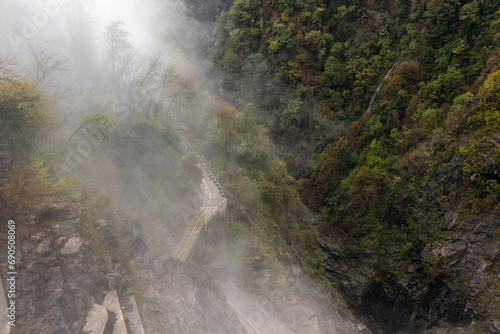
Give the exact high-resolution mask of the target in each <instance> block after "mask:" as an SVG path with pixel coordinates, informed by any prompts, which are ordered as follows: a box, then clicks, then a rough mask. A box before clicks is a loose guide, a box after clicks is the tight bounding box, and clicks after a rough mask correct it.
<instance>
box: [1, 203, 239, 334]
mask: <svg viewBox="0 0 500 334" xmlns="http://www.w3.org/2000/svg"><path fill="white" fill-rule="evenodd" d="M91 225H92V226H90V227H87V229H83V228H82V224H81V222H80V221H79V219H78V218H77V216H76V215H75V214H74V213H73V209H72V208H71V207H70V205H68V204H65V203H51V204H45V205H43V206H42V208H41V210H40V213H39V214H38V215H37V218H36V219H25V220H18V221H16V229H17V235H16V236H17V249H18V252H17V254H16V255H17V266H16V270H17V281H16V288H17V291H18V292H19V294H18V295H17V296H16V306H17V309H16V332H19V333H26V334H30V333H33V334H39V333H54V334H57V333H61V334H66V333H99V334H102V333H105V334H140V333H144V332H154V333H206V332H207V328H210V330H211V331H212V333H231V334H234V333H244V332H243V331H242V330H241V328H240V324H239V322H238V320H237V319H236V317H235V316H234V315H233V314H232V313H231V310H230V309H229V308H228V306H227V305H226V304H227V303H226V300H225V297H224V294H223V293H222V292H221V290H220V288H219V287H218V286H217V285H216V284H215V283H214V281H213V279H212V278H211V277H210V275H209V274H208V273H207V272H206V271H205V270H203V269H201V268H199V267H196V266H193V265H184V264H181V263H179V262H177V261H176V260H174V259H161V258H159V257H156V256H154V255H153V254H152V253H150V252H149V251H148V250H147V249H146V246H145V244H144V242H143V240H142V237H141V235H140V233H139V232H138V231H137V230H136V229H135V227H134V226H133V224H132V223H131V222H130V221H129V220H128V219H127V218H121V219H120V220H119V224H118V226H117V227H116V231H114V232H113V233H112V232H111V229H110V226H109V224H108V223H107V222H106V221H103V220H99V221H97V222H95V223H93V224H91ZM89 228H90V229H91V231H92V232H91V233H95V234H96V235H97V236H98V237H99V238H100V239H99V240H100V242H101V243H102V244H103V248H102V249H96V248H95V247H96V246H95V245H93V244H91V243H89V241H87V239H88V238H89V233H90V232H89V230H88V229H89ZM3 235H6V234H5V233H4V234H3ZM103 240H104V241H103ZM5 244H6V243H5ZM104 244H105V245H104ZM109 244H111V245H113V244H116V245H118V246H117V247H112V246H109ZM92 245H93V246H92ZM130 254H132V256H131V255H130ZM0 256H2V257H5V253H2V254H1V255H0ZM132 258H133V259H132ZM129 259H132V260H131V262H130V263H128V262H127V261H128V260H129ZM0 261H1V266H2V268H0V269H1V272H2V273H6V272H7V270H6V269H7V268H6V267H5V263H7V261H6V259H5V258H2V259H0ZM124 264H126V266H127V267H128V268H129V269H128V270H129V271H128V276H127V274H126V272H125V270H124ZM127 277H128V279H127ZM2 278H4V277H2ZM129 280H130V282H131V283H129ZM132 287H134V291H135V292H136V294H137V293H138V292H139V294H138V295H136V297H134V295H133V294H132V290H133V289H132ZM136 299H137V305H138V306H139V307H137V305H136V303H135V300H136ZM120 307H121V308H122V311H123V313H122V312H120ZM137 311H138V312H137ZM139 312H140V315H139ZM143 323H144V327H145V328H146V331H144V329H143V328H142V327H143Z"/></svg>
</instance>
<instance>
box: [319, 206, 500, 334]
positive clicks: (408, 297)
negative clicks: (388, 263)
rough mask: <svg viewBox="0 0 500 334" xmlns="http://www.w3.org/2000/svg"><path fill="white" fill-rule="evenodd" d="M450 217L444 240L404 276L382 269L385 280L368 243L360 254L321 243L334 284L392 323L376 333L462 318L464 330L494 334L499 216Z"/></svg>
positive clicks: (362, 310)
mask: <svg viewBox="0 0 500 334" xmlns="http://www.w3.org/2000/svg"><path fill="white" fill-rule="evenodd" d="M445 216H446V217H445V220H444V222H443V225H444V227H443V228H444V230H446V232H445V233H444V238H443V239H442V240H440V241H438V242H435V243H432V244H427V245H426V246H425V247H424V249H423V250H422V252H421V253H420V255H419V257H418V258H415V259H414V261H413V263H411V264H410V265H409V266H408V270H407V271H405V272H401V273H400V274H399V275H398V276H395V274H394V272H385V273H381V274H382V275H385V276H384V280H383V281H382V282H381V281H380V279H379V278H378V277H377V275H376V273H375V272H374V271H373V270H372V268H373V264H374V263H373V262H372V261H374V260H375V259H374V256H373V253H371V252H370V248H369V247H367V248H365V249H364V250H363V254H361V253H360V252H361V251H360V250H357V251H354V250H353V249H352V248H351V247H335V246H334V245H333V244H331V243H328V242H327V241H326V240H324V239H322V240H321V241H320V242H321V248H322V250H323V255H324V256H325V258H326V263H325V264H324V268H325V269H326V270H327V273H328V275H329V278H330V280H331V282H333V283H334V284H336V285H337V287H338V288H339V289H340V291H342V292H343V294H344V296H345V297H346V301H347V302H348V303H349V304H350V305H351V306H352V307H353V308H354V309H355V310H356V311H357V312H358V313H359V314H361V315H365V316H366V315H367V314H371V315H373V317H374V318H373V319H377V320H378V323H379V324H380V323H385V324H386V327H383V328H379V329H378V331H380V332H384V333H400V332H402V333H420V332H421V331H422V330H424V329H425V328H434V329H432V330H429V331H428V333H448V332H446V331H445V327H443V328H441V327H442V326H445V324H446V323H461V324H462V326H463V327H462V328H461V330H462V331H463V333H496V332H495V331H496V330H497V329H496V326H497V325H498V322H499V320H500V311H499V310H500V238H499V231H500V219H484V220H480V219H460V218H459V217H458V214H457V213H456V212H450V213H448V214H446V215H445ZM379 275H380V273H379ZM485 319H488V320H487V321H486V320H485ZM467 324H469V325H467ZM376 331H377V330H376V329H375V332H376ZM450 333H451V332H450Z"/></svg>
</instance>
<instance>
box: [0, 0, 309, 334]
mask: <svg viewBox="0 0 500 334" xmlns="http://www.w3.org/2000/svg"><path fill="white" fill-rule="evenodd" d="M0 1H1V2H0V13H2V14H1V15H2V20H0V53H1V54H2V57H4V58H5V57H11V58H12V59H14V60H15V61H16V62H17V64H16V66H15V67H14V70H15V71H16V73H18V74H19V75H21V76H24V77H26V78H28V79H30V80H32V81H33V82H35V83H36V84H37V87H38V89H39V91H40V93H42V94H43V95H45V96H47V100H46V101H45V108H46V109H47V110H48V111H50V112H51V113H52V114H53V118H54V121H53V124H52V125H51V128H50V129H49V130H48V131H47V135H46V137H45V138H44V141H43V144H46V145H48V146H49V147H51V148H52V150H53V152H52V153H51V156H52V157H54V156H56V158H54V161H53V164H54V170H53V174H54V175H55V176H56V177H59V178H60V177H62V176H63V175H66V174H69V175H72V176H73V177H75V178H77V179H78V180H80V181H81V183H82V184H83V187H84V189H85V191H89V192H91V191H93V190H92V189H97V191H99V192H102V193H105V194H108V195H110V196H111V197H112V198H113V202H114V205H115V208H116V209H117V210H119V211H120V212H124V213H125V214H126V215H128V216H130V217H131V218H132V219H133V220H134V221H135V223H136V224H137V225H138V227H139V228H140V229H142V232H143V233H144V238H145V240H146V243H147V245H148V247H149V248H150V249H151V250H152V251H154V252H155V253H156V254H158V255H162V256H164V255H168V256H173V257H175V256H176V253H175V252H176V250H177V249H178V248H179V243H180V240H181V239H182V238H183V235H184V234H185V230H186V227H187V226H189V224H190V222H191V221H193V219H196V217H197V215H199V209H200V207H202V206H203V205H205V204H204V201H206V198H204V196H205V195H204V193H203V185H202V183H201V178H202V175H205V177H204V179H205V178H207V177H206V175H208V174H207V173H208V172H209V171H208V169H207V170H203V168H201V166H200V165H199V161H198V158H197V156H196V155H195V154H194V152H190V151H189V149H186V148H185V147H182V145H181V143H180V140H179V139H178V138H177V139H175V138H176V137H177V133H178V132H179V131H185V132H186V133H187V134H190V131H192V130H189V129H187V127H186V126H185V124H187V123H189V122H190V123H195V122H197V124H196V127H197V128H198V129H202V130H201V131H204V130H203V129H204V128H206V127H207V124H208V122H209V119H210V117H209V115H208V113H209V109H210V106H209V102H210V101H212V99H211V97H210V94H212V93H213V92H211V85H210V84H207V82H208V81H207V80H205V78H204V72H203V67H202V66H201V61H202V60H203V59H204V55H203V50H201V47H200V44H201V43H205V42H206V41H207V39H208V38H209V36H210V30H211V27H210V25H207V24H206V23H203V24H202V23H199V22H197V21H196V20H195V19H193V18H192V17H190V16H189V9H188V8H187V7H186V6H185V5H184V3H183V2H182V1H177V0H171V1H159V0H148V1H139V0H126V1H119V0H110V1H77V0H73V1H71V0H36V1H35V0H20V1H18V0H16V1H14V0H0ZM202 83H203V84H202ZM261 84H265V83H261ZM97 112H100V113H102V114H103V115H106V116H107V117H109V119H110V120H112V123H113V125H112V126H111V125H110V124H108V119H106V118H102V117H101V118H96V117H100V116H93V117H94V118H93V119H90V120H88V119H87V121H88V122H87V124H91V123H92V122H98V124H99V125H98V131H103V132H106V131H109V138H105V137H107V136H103V135H101V134H98V133H97V134H96V132H95V131H97V130H95V128H89V127H87V128H86V123H85V122H86V121H85V120H86V118H85V117H87V116H86V115H88V114H89V113H97ZM99 122H100V123H99ZM92 124H94V123H92ZM96 124H97V123H96ZM89 136H90V137H91V138H93V139H90V140H87V139H85V138H88V137H89ZM203 173H205V174H203ZM210 182H212V183H211V185H213V186H214V187H216V186H215V184H216V180H213V181H210ZM207 187H208V186H207ZM214 189H215V190H214V191H217V188H214ZM205 197H206V196H205ZM219 197H220V198H219V200H220V201H221V200H222V198H223V197H222V196H219ZM220 228H222V229H223V228H224V227H220ZM234 243H238V244H239V246H235V247H241V248H240V249H243V247H242V245H245V248H246V247H251V245H249V244H248V241H245V240H239V241H238V240H236V241H234ZM199 252H200V250H198V255H197V256H196V258H197V259H198V261H200V262H202V261H207V257H206V256H202V255H199V254H200V253H199ZM201 253H203V250H202V251H201ZM213 254H215V255H213V257H214V258H215V262H217V261H227V263H228V264H231V265H232V266H233V268H232V269H228V270H222V271H220V272H218V273H217V274H216V276H217V278H218V279H219V280H220V281H225V280H226V279H228V278H232V279H233V280H234V281H236V282H245V281H246V280H248V277H243V276H244V271H243V270H240V268H243V267H245V266H248V264H247V263H239V262H238V261H241V260H242V259H243V258H244V257H245V255H242V254H239V253H238V254H231V252H230V251H228V250H227V249H225V248H224V247H219V248H214V250H213ZM205 255H206V254H205ZM255 261H257V262H258V261H260V259H257V260H255ZM198 264H199V265H204V266H205V265H206V266H210V265H214V263H207V264H204V263H198ZM266 265H269V266H273V265H275V264H266ZM212 269H213V268H212ZM276 270H277V272H279V275H283V272H282V271H281V270H278V269H276ZM288 273H290V272H288ZM226 275H227V277H226ZM238 275H239V276H241V277H237V276H238ZM258 279H262V280H263V281H265V280H268V277H264V278H258ZM306 285H307V284H305V283H304V284H303V285H302V288H303V289H304V290H308V289H312V288H311V287H309V286H308V287H307V288H306ZM238 293H239V292H235V295H238ZM297 299H300V297H299V296H295V299H294V302H295V303H297ZM261 302H263V303H264V304H266V301H265V300H261ZM274 302H275V301H272V303H271V302H270V301H267V304H270V305H271V306H272V305H274V304H273V303H274ZM304 303H307V301H304ZM269 308H272V307H269ZM266 316H268V317H270V315H266ZM288 332H289V331H288V330H284V329H283V331H282V332H281V331H278V332H275V333H288Z"/></svg>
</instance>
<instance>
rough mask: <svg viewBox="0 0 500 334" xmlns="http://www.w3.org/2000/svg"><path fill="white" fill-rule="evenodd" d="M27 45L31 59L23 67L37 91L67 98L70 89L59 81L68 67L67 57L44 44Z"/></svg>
mask: <svg viewBox="0 0 500 334" xmlns="http://www.w3.org/2000/svg"><path fill="white" fill-rule="evenodd" d="M27 45H28V48H29V50H30V52H31V55H30V56H31V59H30V62H29V64H28V65H27V67H26V68H25V69H26V71H27V73H28V77H29V78H30V79H31V81H33V82H34V83H35V84H37V86H38V92H39V93H43V94H44V95H45V96H47V97H50V98H53V99H56V100H59V99H64V98H68V97H69V96H70V95H71V92H72V89H71V88H70V87H68V86H66V85H65V84H64V83H62V82H61V78H62V77H63V74H64V73H65V72H67V71H68V68H69V65H68V63H69V61H68V59H67V58H65V57H63V56H62V55H60V54H58V53H57V52H55V51H54V50H52V49H50V48H49V47H48V46H46V45H43V44H36V45H35V44H32V43H27Z"/></svg>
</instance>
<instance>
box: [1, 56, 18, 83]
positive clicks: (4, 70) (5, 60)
mask: <svg viewBox="0 0 500 334" xmlns="http://www.w3.org/2000/svg"><path fill="white" fill-rule="evenodd" d="M16 65H17V63H16V61H15V60H14V58H13V57H11V56H8V55H5V54H3V53H0V80H8V79H13V78H16V77H17V75H16V74H15V72H14V70H13V68H14V67H15V66H16Z"/></svg>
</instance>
